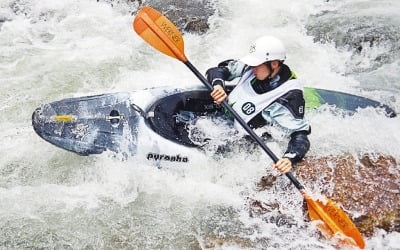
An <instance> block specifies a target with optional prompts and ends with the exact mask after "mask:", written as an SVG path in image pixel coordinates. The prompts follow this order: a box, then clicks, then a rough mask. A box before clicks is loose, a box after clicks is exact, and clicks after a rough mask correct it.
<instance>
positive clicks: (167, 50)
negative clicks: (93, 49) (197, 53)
mask: <svg viewBox="0 0 400 250" xmlns="http://www.w3.org/2000/svg"><path fill="white" fill-rule="evenodd" d="M133 28H134V30H135V31H136V33H137V34H138V35H139V36H141V37H142V38H143V39H144V40H145V41H146V42H147V43H148V44H150V45H151V46H153V47H154V48H155V49H156V50H158V51H160V52H162V53H164V54H166V55H168V56H171V57H173V58H176V59H178V60H180V61H181V62H183V63H184V64H185V65H186V66H187V67H188V68H189V69H190V70H191V71H192V72H193V73H194V74H195V75H196V76H197V78H199V79H200V81H201V82H202V83H203V84H204V85H205V86H206V87H207V88H208V89H209V90H210V91H212V90H213V86H212V85H211V84H210V83H209V82H208V81H207V79H206V78H205V77H204V76H203V75H202V74H201V73H200V72H199V71H198V70H197V69H196V68H195V67H194V66H193V65H192V64H191V63H190V62H189V60H188V59H187V58H186V56H185V53H184V41H183V37H182V35H181V33H180V32H179V30H178V29H177V28H176V27H175V25H174V24H173V23H172V22H171V21H170V20H168V19H167V18H166V17H165V16H163V15H162V14H161V13H160V12H158V11H156V10H154V9H153V8H151V7H143V8H142V9H140V10H139V12H138V13H137V15H136V17H135V19H134V21H133ZM222 106H223V107H224V108H225V109H226V110H228V111H229V112H230V113H231V114H232V115H233V117H234V118H235V119H236V120H237V121H238V122H239V123H240V125H242V127H243V128H244V129H245V130H246V132H247V133H248V134H249V135H250V136H251V137H252V138H253V139H254V140H255V141H256V142H257V143H258V145H260V147H261V148H262V149H263V150H264V151H265V152H266V153H267V154H268V156H269V157H270V158H271V159H272V160H273V161H274V162H277V161H278V160H279V159H278V157H277V156H276V155H275V154H274V153H273V152H272V151H271V150H270V149H269V148H268V147H267V145H266V144H265V143H264V142H263V141H262V140H261V139H260V138H259V137H258V136H257V135H256V134H255V133H254V131H253V130H252V129H251V128H250V127H249V125H248V124H247V123H246V122H245V121H244V120H243V119H242V118H241V117H240V116H239V115H238V114H237V113H236V111H235V110H233V108H232V107H231V106H230V105H229V104H228V103H227V102H226V101H224V102H223V103H222ZM286 176H287V177H288V178H289V179H290V181H291V182H292V183H293V184H294V185H295V187H296V188H297V189H298V190H299V191H300V192H301V193H302V194H303V197H304V199H305V200H306V202H307V206H308V211H309V216H310V219H311V220H320V221H322V222H323V223H321V224H320V225H319V229H320V230H321V232H322V233H323V234H324V235H325V236H326V237H328V238H332V237H334V236H335V235H338V236H339V237H340V239H342V240H343V241H344V242H345V243H346V244H351V245H354V246H358V247H360V248H364V247H365V243H364V239H363V237H362V235H361V233H360V232H359V231H358V229H357V227H356V226H355V225H354V223H353V222H352V221H351V220H350V218H349V217H348V216H347V215H346V213H345V212H344V211H343V210H342V209H340V208H339V207H338V206H337V205H336V204H335V202H333V201H332V200H329V199H326V198H325V199H324V201H321V200H314V199H313V198H312V196H311V195H310V194H308V193H307V192H306V190H305V188H304V186H303V185H301V184H300V182H299V181H298V180H297V179H296V177H294V175H293V174H292V173H290V172H289V173H286Z"/></svg>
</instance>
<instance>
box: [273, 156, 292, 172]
mask: <svg viewBox="0 0 400 250" xmlns="http://www.w3.org/2000/svg"><path fill="white" fill-rule="evenodd" d="M273 166H274V168H275V169H276V170H278V171H279V172H281V174H286V173H287V172H289V171H290V170H291V169H292V162H291V161H290V160H289V159H288V158H282V159H280V160H279V161H277V162H276V163H275V164H274V165H273Z"/></svg>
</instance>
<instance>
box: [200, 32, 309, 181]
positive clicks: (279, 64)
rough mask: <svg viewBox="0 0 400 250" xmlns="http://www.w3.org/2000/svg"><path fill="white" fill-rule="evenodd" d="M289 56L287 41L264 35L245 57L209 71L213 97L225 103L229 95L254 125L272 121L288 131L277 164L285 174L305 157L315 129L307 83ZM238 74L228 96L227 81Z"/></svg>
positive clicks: (234, 105)
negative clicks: (310, 119) (307, 107)
mask: <svg viewBox="0 0 400 250" xmlns="http://www.w3.org/2000/svg"><path fill="white" fill-rule="evenodd" d="M285 59H286V49H285V47H284V45H283V43H282V42H281V41H280V40H279V39H278V38H276V37H272V36H263V37H260V38H259V39H257V40H256V41H255V42H254V43H252V44H251V46H250V51H249V53H248V54H247V55H246V56H244V57H243V58H242V59H240V60H226V61H224V62H222V63H220V64H219V65H218V67H213V68H210V69H208V70H207V73H206V75H207V79H208V81H209V82H210V83H212V85H213V87H214V90H213V91H212V92H211V97H212V98H213V99H214V101H215V103H217V104H221V103H222V102H223V101H224V100H225V99H226V98H227V97H229V98H228V103H229V104H230V105H232V108H233V109H234V110H235V111H236V112H237V113H238V114H239V115H240V116H241V118H243V120H244V121H246V122H247V123H248V124H249V126H250V127H251V128H259V127H262V126H264V125H267V124H268V125H275V126H279V127H281V128H283V129H284V130H285V131H287V135H288V136H289V137H290V139H289V143H288V146H287V149H286V151H285V153H284V155H283V156H282V158H281V159H280V160H279V161H278V162H276V163H275V164H274V167H275V168H276V169H277V170H278V171H280V172H281V173H282V174H285V173H287V172H289V171H290V170H291V169H292V166H293V165H294V164H296V163H297V162H299V161H300V160H301V159H303V157H304V155H305V154H306V153H307V151H308V150H309V148H310V142H309V140H308V137H307V135H309V134H310V132H311V127H310V125H309V123H308V121H307V120H306V119H305V118H304V111H305V101H304V97H303V85H302V83H301V82H300V81H298V80H297V77H296V75H295V74H294V72H292V71H291V70H290V68H289V67H288V66H287V65H286V64H284V61H285ZM237 77H240V79H239V81H238V83H237V85H236V86H235V88H234V89H233V91H232V92H231V93H230V94H229V96H228V95H227V93H226V91H225V81H231V80H233V79H235V78H237ZM237 127H238V128H239V127H240V126H237Z"/></svg>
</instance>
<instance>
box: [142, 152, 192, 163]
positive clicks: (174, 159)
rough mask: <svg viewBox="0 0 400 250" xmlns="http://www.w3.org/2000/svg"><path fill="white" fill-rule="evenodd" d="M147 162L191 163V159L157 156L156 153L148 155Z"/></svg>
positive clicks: (178, 156)
mask: <svg viewBox="0 0 400 250" xmlns="http://www.w3.org/2000/svg"><path fill="white" fill-rule="evenodd" d="M147 160H149V161H151V160H153V161H171V162H185V163H187V162H189V159H188V158H187V157H186V156H180V155H179V154H177V155H165V154H156V153H148V154H147Z"/></svg>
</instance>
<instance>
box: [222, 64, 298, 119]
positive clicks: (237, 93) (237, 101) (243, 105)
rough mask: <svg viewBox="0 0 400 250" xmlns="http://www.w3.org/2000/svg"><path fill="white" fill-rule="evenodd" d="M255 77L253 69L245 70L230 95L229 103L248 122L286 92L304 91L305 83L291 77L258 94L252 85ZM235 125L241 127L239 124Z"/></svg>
mask: <svg viewBox="0 0 400 250" xmlns="http://www.w3.org/2000/svg"><path fill="white" fill-rule="evenodd" d="M254 78H255V76H254V74H253V71H252V70H248V71H247V72H245V73H244V74H243V76H242V77H241V78H240V80H239V82H238V84H237V85H236V87H235V88H234V89H233V90H232V92H231V93H230V94H229V97H228V103H229V105H231V106H232V108H233V109H234V110H235V111H236V112H237V113H238V114H239V116H240V117H241V118H242V119H243V120H244V121H245V122H246V123H249V122H250V121H251V120H252V119H253V118H255V117H256V116H257V115H259V114H261V112H262V111H263V110H264V109H265V108H267V107H268V106H269V105H271V104H272V103H274V102H275V101H277V100H278V99H279V98H280V97H281V96H283V95H285V94H286V93H288V92H290V91H292V90H300V91H303V84H302V83H301V82H300V81H298V80H297V79H290V80H288V81H286V82H284V83H283V84H281V85H279V86H278V87H276V88H274V89H272V90H270V91H268V92H265V93H262V94H258V93H256V92H255V90H254V89H253V87H252V86H251V84H252V83H251V82H252V80H253V79H254ZM235 124H236V122H235ZM235 126H236V127H240V126H238V124H236V125H235Z"/></svg>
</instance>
